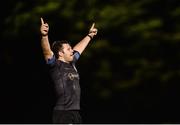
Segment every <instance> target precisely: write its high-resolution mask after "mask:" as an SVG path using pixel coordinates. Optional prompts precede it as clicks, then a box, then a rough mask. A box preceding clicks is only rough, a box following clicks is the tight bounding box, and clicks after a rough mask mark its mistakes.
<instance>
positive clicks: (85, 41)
mask: <svg viewBox="0 0 180 125" xmlns="http://www.w3.org/2000/svg"><path fill="white" fill-rule="evenodd" d="M90 41H91V38H90V37H89V36H88V35H87V36H85V37H84V38H83V39H82V40H81V41H80V42H79V43H77V44H76V45H75V46H74V48H73V50H76V51H78V52H79V53H80V54H81V53H82V52H83V51H84V49H85V48H86V47H87V45H88V44H89V42H90Z"/></svg>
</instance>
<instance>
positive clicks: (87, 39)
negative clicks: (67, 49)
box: [73, 23, 97, 54]
mask: <svg viewBox="0 0 180 125" xmlns="http://www.w3.org/2000/svg"><path fill="white" fill-rule="evenodd" d="M94 26H95V23H93V24H92V26H91V28H90V30H89V33H88V35H87V36H85V37H84V38H83V39H82V40H81V41H80V42H79V43H77V44H76V45H75V46H74V48H73V50H76V51H78V52H79V53H80V54H81V53H82V52H83V51H84V49H85V48H86V46H87V45H88V43H89V42H90V40H91V39H93V37H94V36H95V35H96V34H97V29H96V28H95V27H94Z"/></svg>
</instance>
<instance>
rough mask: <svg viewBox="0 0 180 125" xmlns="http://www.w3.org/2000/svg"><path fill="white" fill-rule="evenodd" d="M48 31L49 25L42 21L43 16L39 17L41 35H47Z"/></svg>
mask: <svg viewBox="0 0 180 125" xmlns="http://www.w3.org/2000/svg"><path fill="white" fill-rule="evenodd" d="M48 31H49V25H48V24H47V23H44V20H43V18H41V27H40V32H41V34H42V36H47V35H48Z"/></svg>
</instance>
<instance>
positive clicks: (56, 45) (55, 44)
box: [51, 40, 70, 58]
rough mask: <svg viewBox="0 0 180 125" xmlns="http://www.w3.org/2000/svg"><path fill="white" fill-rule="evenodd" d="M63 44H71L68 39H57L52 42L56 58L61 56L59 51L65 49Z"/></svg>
mask: <svg viewBox="0 0 180 125" xmlns="http://www.w3.org/2000/svg"><path fill="white" fill-rule="evenodd" d="M63 44H70V43H69V42H68V41H67V40H57V41H54V42H53V43H52V46H51V48H52V51H53V53H54V55H55V57H56V58H58V57H59V54H58V53H59V51H62V50H63Z"/></svg>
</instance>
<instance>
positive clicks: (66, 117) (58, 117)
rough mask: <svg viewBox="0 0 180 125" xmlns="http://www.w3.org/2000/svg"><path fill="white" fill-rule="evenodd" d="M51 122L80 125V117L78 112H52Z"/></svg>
mask: <svg viewBox="0 0 180 125" xmlns="http://www.w3.org/2000/svg"><path fill="white" fill-rule="evenodd" d="M52 120H53V123H54V124H72V123H75V124H80V123H82V119H81V115H80V113H79V111H78V110H70V111H65V110H54V111H53V119H52Z"/></svg>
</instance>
